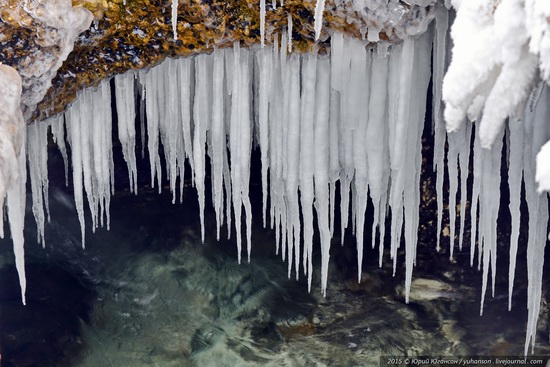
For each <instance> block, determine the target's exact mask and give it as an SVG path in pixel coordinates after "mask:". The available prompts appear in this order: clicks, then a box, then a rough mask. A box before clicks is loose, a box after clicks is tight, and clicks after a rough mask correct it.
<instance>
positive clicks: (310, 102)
mask: <svg viewBox="0 0 550 367" xmlns="http://www.w3.org/2000/svg"><path fill="white" fill-rule="evenodd" d="M301 79H302V95H301V100H300V103H301V113H300V167H299V172H300V173H299V177H300V179H299V180H300V184H299V186H300V206H301V210H302V217H303V231H304V263H307V262H308V261H307V256H308V254H309V253H311V252H312V250H311V249H312V248H313V199H314V189H313V175H314V171H315V159H314V154H315V149H314V142H315V134H314V125H315V123H314V120H315V110H316V108H317V105H316V103H315V102H316V101H315V83H316V79H317V52H316V51H313V52H311V53H308V54H307V55H306V56H305V57H304V58H303V65H302V78H301ZM290 123H291V124H292V123H294V122H292V121H291V122H290ZM290 157H291V159H292V156H290ZM294 247H295V260H296V261H295V264H296V278H297V277H298V273H299V272H298V267H299V261H298V258H299V256H300V243H295V244H294ZM288 261H289V262H291V261H292V259H291V258H290V257H289V259H288ZM322 263H323V264H325V263H326V264H327V265H328V260H327V261H325V260H322ZM327 279H328V266H327V267H324V266H323V267H322V269H321V288H322V291H323V294H326V288H327V287H326V285H327Z"/></svg>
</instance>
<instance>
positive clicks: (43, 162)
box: [27, 121, 50, 247]
mask: <svg viewBox="0 0 550 367" xmlns="http://www.w3.org/2000/svg"><path fill="white" fill-rule="evenodd" d="M48 126H49V125H48V122H47V121H45V122H42V123H35V124H32V125H30V126H29V127H28V128H27V147H28V149H27V154H28V160H29V176H30V179H31V192H32V212H33V214H34V219H35V221H36V226H37V229H38V243H41V244H42V247H45V246H46V242H45V238H44V222H45V217H44V207H46V208H48ZM47 213H48V222H49V220H50V219H49V209H47Z"/></svg>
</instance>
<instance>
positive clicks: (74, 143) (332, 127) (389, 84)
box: [0, 0, 550, 352]
mask: <svg viewBox="0 0 550 367" xmlns="http://www.w3.org/2000/svg"><path fill="white" fill-rule="evenodd" d="M345 2H346V1H340V2H339V4H340V5H341V3H345ZM174 3H175V4H176V5H177V1H175V2H173V4H174ZM275 3H276V2H273V4H272V7H273V8H274V7H275ZM323 3H324V2H323V1H318V4H317V7H318V8H319V9H318V12H319V14H318V12H317V11H316V24H315V30H316V33H317V32H319V33H320V29H321V24H322V21H321V15H320V14H322V8H323ZM381 3H382V1H376V0H361V1H354V2H353V3H352V5H350V6H348V8H352V9H354V11H357V12H359V13H360V14H363V13H364V14H373V13H376V12H378V13H380V14H378V15H377V16H379V17H380V18H384V17H386V18H387V19H388V21H389V22H391V21H392V19H393V20H394V23H395V22H405V23H406V26H403V27H401V28H396V30H395V32H398V33H399V36H400V37H402V38H403V39H404V41H403V42H402V43H400V44H393V45H389V44H386V43H384V42H379V43H377V44H376V45H375V46H373V45H372V44H371V45H369V46H368V47H367V45H368V44H369V41H378V38H379V37H378V35H379V32H380V30H381V29H382V28H383V25H382V24H379V23H377V22H375V21H372V22H371V23H369V25H368V29H363V31H364V33H365V34H366V37H365V39H364V40H360V39H356V38H349V37H347V36H345V35H343V34H340V33H334V34H332V35H331V39H330V43H331V45H330V48H331V52H330V54H329V55H327V54H319V53H318V50H312V52H311V53H309V54H296V53H291V51H292V17H291V15H290V14H288V17H287V22H288V23H287V33H285V34H283V35H281V36H280V37H279V36H277V35H270V36H271V37H270V39H271V40H273V44H272V45H268V44H266V43H265V42H264V37H265V5H266V4H265V1H263V0H261V2H260V7H261V13H262V16H261V19H262V26H261V29H262V31H261V33H262V47H258V48H254V47H252V48H250V49H247V48H241V47H240V45H239V43H235V44H234V45H233V47H232V48H227V49H216V50H214V52H213V53H212V54H210V55H198V56H194V57H190V58H182V59H177V60H176V59H168V60H166V61H164V62H163V63H162V64H160V65H159V66H157V67H155V68H153V69H151V70H149V71H139V72H134V71H130V72H128V73H127V74H124V75H119V76H117V77H116V78H115V81H114V84H115V97H116V105H117V117H118V134H119V139H120V141H121V145H122V150H123V155H124V158H125V159H126V162H127V165H128V172H129V181H130V187H131V190H132V191H134V192H137V183H136V182H137V181H136V179H137V169H136V157H135V140H136V130H135V119H136V111H135V99H136V97H137V94H136V93H138V94H139V95H140V96H141V98H142V106H145V107H144V111H143V115H144V116H141V118H140V120H141V121H142V123H143V121H146V123H147V126H146V132H147V143H146V144H147V149H148V152H149V159H150V167H151V184H152V186H155V185H157V187H158V189H159V190H160V189H161V186H162V185H161V183H162V181H163V178H162V162H161V158H160V157H161V155H160V154H159V149H160V147H161V146H162V149H163V151H164V154H163V156H164V158H165V167H166V180H167V181H168V182H169V187H170V190H171V192H172V194H173V201H175V200H176V197H178V196H179V197H180V200H182V194H183V179H184V176H185V164H186V163H189V165H190V167H191V173H190V174H191V177H192V182H193V185H194V186H195V187H196V189H197V191H198V196H199V206H200V221H201V231H202V236H203V239H204V232H205V227H204V208H205V205H206V203H205V200H206V199H205V198H206V195H205V190H206V189H207V180H206V155H208V156H209V157H210V162H211V176H212V179H211V190H212V204H213V207H214V210H215V217H216V223H217V236H218V238H219V236H220V228H221V227H222V226H223V225H225V226H227V229H228V233H229V235H231V232H233V233H234V234H235V236H236V242H237V257H238V260H239V261H240V260H241V256H242V252H243V249H242V247H243V246H242V242H243V241H242V237H243V235H244V236H245V237H246V255H247V258H248V260H250V257H251V251H252V247H251V244H252V240H251V220H252V213H251V212H252V210H251V203H250V199H249V192H248V191H249V180H250V157H251V149H252V147H254V146H256V145H257V146H258V147H259V148H260V150H261V162H262V173H261V174H262V192H263V223H264V225H268V223H269V225H270V226H271V227H272V228H273V229H274V230H275V235H276V243H277V244H276V248H277V252H278V253H279V254H280V256H281V257H282V258H283V259H284V260H286V261H287V263H288V274H289V276H291V275H292V273H294V274H295V276H296V277H298V275H299V274H300V273H304V274H305V275H306V276H307V279H308V284H309V287H311V283H312V273H313V256H312V251H313V233H314V230H315V228H317V230H318V232H319V234H320V247H321V254H322V258H321V291H322V292H323V293H324V294H326V291H327V281H328V267H329V256H330V246H331V239H332V237H333V234H334V226H335V225H339V226H340V228H341V233H342V241H343V233H344V231H345V230H346V229H347V228H348V227H351V229H352V230H353V232H354V233H355V234H356V238H357V243H356V247H357V252H358V278H359V280H360V279H361V273H362V269H361V263H362V254H363V248H364V243H363V240H364V234H363V231H364V226H365V224H366V223H365V212H366V207H367V203H368V199H369V198H370V200H371V201H372V205H373V212H374V220H373V223H372V224H371V225H372V233H373V236H372V240H371V246H373V247H374V246H375V245H376V243H378V244H379V251H380V262H381V261H382V257H383V254H384V246H383V245H384V238H385V236H386V234H388V235H389V239H390V240H389V243H390V251H389V253H390V257H391V259H392V260H393V265H394V269H395V266H396V263H397V256H398V249H399V247H400V246H401V245H402V244H404V247H405V268H406V277H405V289H406V292H405V297H406V300H407V301H408V297H409V291H410V284H411V279H412V272H413V268H414V264H415V256H416V247H417V232H418V226H419V204H420V177H419V176H420V167H421V162H422V155H421V133H422V130H423V126H424V119H425V112H426V111H425V106H426V98H427V89H428V84H429V81H430V78H431V77H433V103H432V105H433V116H434V119H433V124H432V127H433V133H434V137H435V144H434V170H436V171H437V173H436V186H437V202H438V221H437V226H438V238H437V244H436V247H437V248H439V243H440V238H439V233H440V232H441V229H442V228H441V227H442V218H443V208H444V206H443V177H444V171H445V169H447V170H448V176H449V199H448V200H449V209H448V210H449V217H450V219H451V222H450V233H451V239H452V241H451V248H450V253H451V256H452V253H453V249H454V237H455V234H456V233H457V227H456V219H457V215H458V213H457V210H456V207H457V204H458V203H461V205H462V206H461V208H464V207H465V202H466V199H467V198H470V200H471V210H470V213H469V215H470V218H471V223H472V231H471V233H472V236H471V241H470V248H471V261H472V264H473V261H474V258H475V252H476V251H475V249H477V252H478V266H479V267H480V268H482V269H483V283H482V284H483V290H482V293H483V294H482V302H481V310H483V300H484V296H485V292H486V290H487V286H488V281H489V276H490V275H491V279H492V287H491V289H492V291H493V292H494V281H495V269H496V267H495V265H496V256H497V252H496V233H497V228H496V222H497V215H498V210H499V203H500V193H499V190H495V188H496V187H499V184H500V179H501V176H500V167H501V152H502V149H503V146H504V145H503V141H504V140H503V139H505V141H506V147H507V150H508V154H507V156H508V160H507V162H506V163H507V167H508V171H509V176H510V179H509V186H510V212H511V217H512V236H511V245H510V253H511V256H510V273H509V274H510V295H511V294H512V287H513V279H514V272H515V258H516V253H517V247H518V243H517V242H518V236H519V226H520V209H519V207H520V202H521V200H520V199H521V186H522V179H523V182H524V184H525V198H526V202H527V207H528V211H529V218H530V226H529V243H528V264H529V266H528V278H529V289H528V299H529V300H528V302H529V316H528V326H527V336H526V345H525V348H526V352H527V350H528V346H529V345H534V337H535V331H536V322H537V317H538V313H539V308H540V301H541V287H542V268H543V266H542V261H543V257H542V256H540V254H541V253H543V252H544V246H545V243H546V229H547V222H548V207H547V205H548V204H547V197H546V195H542V196H541V195H538V193H537V188H536V186H535V176H536V177H537V180H538V181H539V182H540V186H539V188H543V189H544V188H546V187H550V183H547V182H546V181H545V177H549V176H550V174H549V173H548V172H546V171H544V169H542V168H537V173H536V175H535V162H536V161H538V162H544V161H545V160H547V157H548V156H550V152H549V151H550V148H548V147H547V146H546V145H544V142H545V141H546V140H547V139H548V138H549V137H550V131H549V129H548V128H547V127H546V126H547V125H545V124H544V121H545V120H547V119H548V117H550V116H548V114H549V113H550V111H548V108H547V103H548V99H549V98H550V97H549V95H548V92H547V91H546V89H545V87H544V86H542V88H541V89H540V90H539V92H537V93H535V94H533V97H532V101H533V102H532V103H531V104H529V105H528V106H527V107H526V108H524V105H525V104H526V101H527V97H528V94H529V93H528V87H530V86H531V85H532V84H534V82H535V79H536V78H535V77H536V70H537V68H540V70H541V78H542V79H543V80H545V81H548V77H547V75H548V74H550V72H548V70H549V69H550V66H548V65H546V64H545V62H543V61H541V60H543V59H544V57H543V56H544V55H545V53H546V52H549V51H548V49H550V47H547V42H548V37H549V36H548V34H547V33H546V32H545V30H544V29H542V26H541V23H542V22H543V21H544V19H545V18H541V17H542V16H547V15H548V13H549V12H548V6H547V5H545V4H544V3H543V1H534V0H533V1H525V7H523V6H522V4H524V2H523V1H520V0H502V1H500V2H496V1H493V2H479V1H476V0H462V1H454V6H455V7H456V8H457V9H458V13H457V20H456V22H455V25H454V26H453V30H452V36H453V41H454V45H455V48H454V49H453V61H452V63H451V66H450V68H449V71H448V73H447V75H446V77H445V82H444V83H443V74H444V70H445V65H446V58H447V57H446V53H445V51H446V49H447V40H446V37H447V28H448V23H449V20H448V14H447V12H446V11H445V10H444V9H443V7H442V6H441V5H440V4H439V5H438V4H436V3H435V1H430V0H415V1H412V0H411V1H409V3H410V4H408V5H407V7H409V8H415V9H416V8H418V9H417V10H418V11H417V12H416V15H411V13H406V12H405V13H403V11H404V7H405V6H404V5H403V4H402V3H401V2H398V1H394V0H390V1H389V2H387V1H386V2H385V3H387V5H388V6H387V7H383V6H381V5H380V4H381ZM173 10H174V8H173ZM493 10H494V12H493ZM385 12H387V14H386V13H385ZM399 12H401V14H407V16H406V17H401V18H399V19H394V17H395V16H396V15H395V13H399ZM512 15H514V16H512ZM369 16H370V15H369ZM431 19H435V22H434V23H435V24H434V26H433V27H430V28H428V24H429V21H430V20H431ZM541 19H543V20H541ZM172 20H173V21H174V20H175V17H174V16H173V18H172ZM319 33H317V36H319ZM474 35H475V37H474ZM175 37H176V33H175V28H174V38H175ZM497 45H504V47H500V48H499V47H497ZM432 49H433V62H432V61H431V60H430V57H431V55H432ZM537 55H539V56H540V59H538V58H537ZM431 64H432V65H433V68H430V65H431ZM432 69H433V70H432ZM0 74H1V73H0ZM12 74H13V73H12ZM5 75H10V74H9V72H5ZM12 79H13V77H12ZM12 81H13V80H12ZM442 85H443V87H442ZM510 85H514V86H515V85H519V86H522V88H516V87H514V88H510ZM442 98H443V99H444V100H445V102H446V106H445V112H443V107H442V105H441V99H442ZM503 100H504V101H506V103H505V104H503ZM537 100H540V102H539V103H536V101H537ZM14 103H15V102H14ZM14 103H12V104H11V105H10V106H12V107H13V106H14V105H16V104H14ZM110 103H111V91H110V82H109V81H104V82H103V83H102V84H101V85H100V86H99V87H98V88H97V90H85V91H82V92H81V93H80V96H79V99H78V101H77V102H75V103H74V104H73V105H72V106H71V108H70V109H69V110H68V111H67V112H66V113H65V118H64V119H63V118H59V117H56V118H53V119H51V120H50V121H49V125H50V126H51V129H52V133H53V137H54V139H55V141H56V143H57V144H58V146H59V148H60V151H61V152H62V154H64V159H65V156H66V154H67V153H66V152H67V151H66V148H65V145H64V141H65V140H64V125H66V128H67V137H66V138H67V141H68V142H69V144H70V146H71V161H72V178H73V184H74V195H75V202H76V208H77V214H78V217H79V220H80V223H81V230H82V233H81V234H82V245H83V246H84V237H85V236H84V235H85V220H84V201H87V202H88V206H89V209H90V212H91V214H92V216H91V217H92V229H95V228H96V227H97V226H100V225H104V224H105V223H106V225H107V226H108V225H109V203H110V196H111V194H112V193H113V187H114V183H113V180H114V175H113V157H112V150H111V149H110V147H112V141H111V135H112V127H111V125H112V116H111V110H110V109H109V108H104V106H108V105H110ZM502 107H506V109H503V108H502ZM13 111H15V112H13ZM482 111H483V113H481V112H482ZM18 113H19V112H18V110H17V109H12V114H11V115H9V114H7V115H6V116H8V117H9V116H12V118H13V119H16V120H13V121H19V120H17V119H20V115H18ZM444 113H445V117H446V122H447V126H445V122H444V119H443V114H444ZM13 116H16V117H13ZM510 116H512V117H513V118H512V119H511V121H510V123H509V124H508V126H507V128H506V129H504V128H503V126H504V120H505V119H506V118H507V117H510ZM144 117H146V119H145V118H144ZM466 117H469V118H470V119H471V120H476V119H479V118H481V122H480V124H479V125H476V129H475V134H474V125H473V124H472V123H471V122H469V121H467V120H466V119H465V118H466ZM518 119H520V120H522V123H520V122H518V121H517V120H518ZM64 120H65V121H64ZM10 121H11V120H10ZM21 121H22V120H21ZM0 127H1V126H0ZM446 128H447V130H448V131H453V133H452V134H449V135H447V133H446V130H445V129H446ZM504 130H506V132H504ZM144 131H145V129H143V128H142V131H141V132H142V134H143V133H144ZM0 132H1V131H0ZM472 136H474V138H473V139H472ZM472 140H473V146H471V141H472ZM143 141H144V139H142V142H143ZM446 143H447V146H448V148H447V149H446V148H445V146H446ZM28 144H29V149H28V156H29V169H30V178H31V188H32V192H33V213H34V215H35V218H36V221H37V223H38V228H39V231H38V236H39V240H40V241H42V242H43V241H44V232H43V228H44V222H45V220H46V218H47V186H48V181H47V178H46V177H47V175H46V176H45V173H44V172H46V165H47V161H46V159H45V156H46V155H45V154H44V150H45V144H47V124H42V125H41V126H33V127H31V128H29V132H28ZM142 145H143V144H142ZM489 145H493V150H485V149H482V148H484V147H487V146H489ZM8 147H9V146H8ZM541 148H542V149H541ZM539 150H540V153H539V156H538V157H537V158H536V159H535V157H536V155H537V153H538V152H539ZM10 153H11V151H10ZM470 154H473V157H470ZM8 156H9V157H10V162H11V166H10V165H7V166H4V165H3V168H4V167H8V174H7V176H6V177H13V172H16V171H15V168H14V167H16V165H17V167H18V170H19V174H20V175H21V174H22V173H24V172H25V171H24V170H25V166H24V164H23V163H24V162H23V163H21V158H19V160H18V161H17V158H16V155H8ZM23 157H24V156H23ZM471 158H472V161H473V165H472V171H473V180H472V181H473V184H472V186H471V193H470V192H468V191H469V190H470V186H468V184H467V183H468V176H469V172H470V169H469V168H470V167H469V166H470V159H471ZM445 162H447V164H446V163H445ZM539 166H541V165H540V163H539ZM10 170H11V171H10ZM2 173H3V174H4V175H6V174H5V173H4V172H2ZM188 175H189V173H188ZM23 177H26V176H25V175H24V176H23ZM268 180H269V184H268ZM3 182H4V183H8V184H9V185H12V188H11V189H10V190H11V191H10V190H8V206H9V212H8V214H9V219H10V226H11V227H12V236H13V238H14V244H15V245H14V246H15V247H16V257H17V261H18V262H17V264H18V269H20V270H21V273H20V274H22V275H21V279H22V280H21V282H22V292H23V294H24V274H23V273H22V264H23V263H22V260H23V258H22V254H23V253H22V250H23V247H22V241H23V238H22V225H23V221H22V218H23V215H24V195H23V193H24V180H20V182H19V183H17V184H14V183H10V182H11V181H10V180H9V179H8V180H4V181H3ZM337 182H339V184H337ZM0 183H1V182H0ZM178 184H179V185H178ZM337 187H339V188H340V198H341V200H340V208H335V203H336V200H335V195H336V194H335V191H336V188H337ZM459 190H460V193H461V196H460V198H459V200H458V201H457V197H456V196H457V193H458V191H459ZM12 193H13V194H12ZM84 193H85V194H86V199H87V200H84ZM44 210H46V214H44ZM337 210H338V211H339V212H340V214H341V215H340V218H341V221H340V223H339V224H336V223H335V217H336V215H335V213H336V211H337ZM267 213H269V216H268V214H267ZM388 215H391V222H390V228H388V229H387V228H386V227H385V220H386V217H387V216H388ZM465 217H466V213H465V210H462V209H461V210H460V225H459V227H458V228H459V231H458V245H459V248H461V247H462V245H463V238H464V227H465ZM243 222H244V223H243ZM386 232H387V233H386ZM489 271H490V272H491V274H489Z"/></svg>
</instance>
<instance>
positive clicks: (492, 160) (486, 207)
mask: <svg viewBox="0 0 550 367" xmlns="http://www.w3.org/2000/svg"><path fill="white" fill-rule="evenodd" d="M476 135H477V134H476ZM502 136H503V133H502V132H501V133H500V135H499V136H497V138H496V141H495V142H494V144H493V147H492V148H491V150H490V151H489V150H483V153H482V154H481V155H482V157H481V160H482V165H483V169H482V172H481V194H480V196H479V197H480V204H479V220H480V224H479V241H480V242H481V246H482V247H481V254H480V255H481V261H482V264H483V265H482V266H483V279H482V288H481V306H480V311H479V312H480V315H481V314H483V306H484V299H485V293H486V291H487V282H488V278H489V268H490V269H491V276H492V287H491V289H492V293H493V296H494V291H495V278H496V258H497V252H496V243H497V227H496V226H497V217H498V207H499V203H500V190H499V189H498V188H500V163H501V154H502ZM478 139H479V135H477V136H476V140H478ZM480 143H481V142H480ZM474 174H475V173H474Z"/></svg>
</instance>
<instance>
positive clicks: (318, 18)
mask: <svg viewBox="0 0 550 367" xmlns="http://www.w3.org/2000/svg"><path fill="white" fill-rule="evenodd" d="M324 10H325V0H317V4H315V41H318V40H319V36H320V35H321V29H323V11H324Z"/></svg>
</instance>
